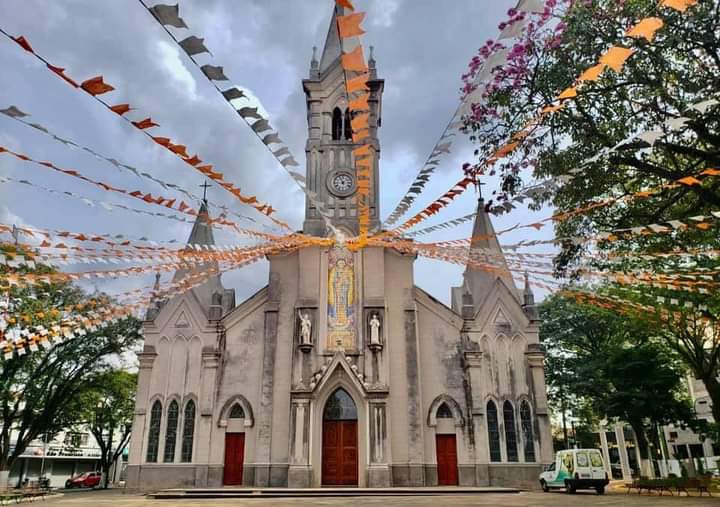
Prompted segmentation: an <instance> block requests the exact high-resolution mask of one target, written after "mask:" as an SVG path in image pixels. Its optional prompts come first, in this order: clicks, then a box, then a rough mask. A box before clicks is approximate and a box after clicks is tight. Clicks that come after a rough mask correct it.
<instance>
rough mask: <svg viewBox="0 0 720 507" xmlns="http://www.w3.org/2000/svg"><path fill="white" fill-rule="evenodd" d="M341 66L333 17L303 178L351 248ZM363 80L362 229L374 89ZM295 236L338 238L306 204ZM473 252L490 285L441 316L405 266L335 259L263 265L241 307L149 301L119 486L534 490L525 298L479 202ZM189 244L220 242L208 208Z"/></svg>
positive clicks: (197, 295)
mask: <svg viewBox="0 0 720 507" xmlns="http://www.w3.org/2000/svg"><path fill="white" fill-rule="evenodd" d="M340 55H341V45H340V39H339V37H338V32H337V24H336V20H335V18H334V17H333V19H332V20H331V24H330V29H329V31H328V35H327V40H326V42H325V46H324V48H323V50H322V52H321V55H320V60H319V61H318V59H317V57H316V55H313V58H312V61H311V64H310V70H309V77H308V78H307V79H304V80H303V81H302V86H303V89H304V91H305V96H306V101H307V118H308V138H307V144H306V156H307V163H306V171H307V173H306V174H307V184H308V187H309V189H310V190H312V191H313V192H314V193H315V194H317V196H318V199H319V200H320V201H321V202H323V203H325V204H326V209H328V210H329V212H330V214H331V215H332V217H333V218H332V221H333V226H334V227H335V228H336V229H338V230H340V231H343V232H344V233H345V234H346V235H347V236H354V235H356V234H357V233H358V229H359V227H358V208H357V204H358V203H357V196H356V190H357V181H356V175H355V171H354V169H353V167H354V164H353V162H354V161H353V159H352V157H353V155H352V150H353V148H357V145H354V144H353V141H352V136H351V130H350V127H349V122H350V115H349V114H348V112H347V106H348V104H347V100H346V95H345V84H344V77H343V69H342V67H341V64H340ZM368 65H369V67H370V74H371V80H370V82H369V85H370V87H371V98H370V106H371V114H370V137H371V144H372V146H373V147H374V149H375V152H376V153H377V156H376V157H374V159H375V167H374V171H373V174H374V181H373V184H372V186H371V195H370V202H369V204H370V214H371V229H372V228H377V227H379V226H380V220H379V217H380V209H379V190H378V189H379V177H378V174H379V170H380V165H379V159H380V153H381V149H380V137H379V132H380V129H381V125H382V95H383V86H384V81H383V80H382V79H380V78H378V76H377V69H376V63H375V61H374V59H373V57H372V55H371V56H370V60H369V61H368ZM302 232H304V233H307V234H312V235H315V236H329V235H330V231H328V230H327V226H326V224H325V222H324V220H323V218H322V217H321V216H320V215H319V214H318V212H317V209H315V208H314V206H313V203H312V202H310V201H307V202H306V208H305V221H304V223H303V231H302ZM473 237H474V238H475V239H474V240H473V242H472V246H471V251H472V255H473V257H474V258H482V259H486V260H487V262H488V263H493V264H494V265H497V266H498V269H494V270H491V271H485V270H480V269H476V268H473V267H472V266H468V267H467V268H466V270H465V273H464V277H463V280H462V283H461V284H460V286H458V287H454V288H449V289H450V290H451V301H452V304H451V307H448V306H446V305H445V304H443V303H442V302H440V301H438V300H436V299H435V298H433V297H432V296H431V295H429V294H428V293H426V292H425V291H423V290H422V289H420V288H419V287H417V286H416V285H415V283H414V279H413V265H414V261H415V256H414V255H412V254H408V253H403V252H400V251H398V250H395V249H393V248H381V247H366V248H363V249H360V250H358V251H354V252H353V251H350V250H348V249H346V248H344V247H342V246H335V247H309V248H304V249H300V250H298V251H294V252H292V253H281V254H276V255H270V256H268V261H269V263H270V272H269V280H268V283H267V285H266V286H265V287H264V288H262V289H261V290H260V291H258V292H257V293H256V294H254V295H253V296H251V297H250V298H248V299H247V300H245V301H243V302H241V303H240V304H236V301H235V292H234V290H232V289H228V288H225V287H224V286H223V284H222V281H221V278H220V276H219V275H216V276H213V277H211V278H209V279H208V281H206V282H205V283H204V284H203V285H200V286H197V287H195V288H193V289H191V290H189V291H188V292H186V293H185V294H182V295H179V296H175V297H173V298H172V299H170V300H168V301H163V302H157V303H154V304H153V305H152V306H151V308H149V309H148V312H147V316H146V321H145V323H144V335H145V344H144V348H143V351H142V352H141V353H140V354H139V378H138V388H137V397H136V407H135V416H134V422H133V428H132V435H133V436H132V440H131V445H130V456H129V463H128V469H127V487H128V488H130V489H136V490H156V489H162V488H173V487H221V486H237V487H240V486H247V487H289V488H309V487H322V486H354V487H360V488H362V487H392V486H406V487H407V486H413V487H421V486H438V485H447V486H452V485H460V486H490V485H492V486H519V487H523V486H524V487H537V477H538V474H539V473H540V471H541V468H542V465H543V464H547V463H550V462H551V461H552V452H553V450H552V438H551V434H550V416H549V413H548V406H547V397H546V391H545V376H544V370H543V359H544V353H543V348H542V346H541V345H540V342H539V337H538V329H539V320H538V317H537V312H536V309H535V304H534V297H533V294H532V291H531V290H530V288H529V286H528V284H527V281H526V284H525V288H524V291H523V290H519V289H518V288H516V287H515V284H514V282H513V279H512V276H511V275H510V271H509V269H508V267H507V264H506V262H505V260H504V257H503V253H502V250H501V248H500V245H499V243H498V241H497V239H496V238H495V236H494V230H493V227H492V224H491V222H490V219H489V216H488V214H487V213H486V212H485V211H484V205H483V202H482V200H480V201H479V203H478V208H477V216H476V218H475V223H474V229H473ZM188 244H190V245H200V246H202V245H213V244H214V239H213V230H212V226H211V225H210V223H209V221H208V211H207V206H206V203H204V202H203V204H202V206H201V208H200V213H199V215H198V218H197V221H196V223H195V224H194V226H193V229H192V232H191V234H190V238H189V240H188ZM210 267H211V266H210V265H204V266H199V267H197V268H195V269H196V270H197V271H198V272H201V271H202V270H203V269H208V268H210ZM189 274H190V273H188V272H178V273H176V274H175V281H177V280H181V279H182V278H183V277H186V276H188V275H189Z"/></svg>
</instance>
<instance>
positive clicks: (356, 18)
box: [337, 12, 365, 39]
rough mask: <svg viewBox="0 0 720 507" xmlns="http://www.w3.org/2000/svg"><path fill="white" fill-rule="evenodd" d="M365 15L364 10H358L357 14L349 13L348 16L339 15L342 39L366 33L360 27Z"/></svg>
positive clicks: (339, 29)
mask: <svg viewBox="0 0 720 507" xmlns="http://www.w3.org/2000/svg"><path fill="white" fill-rule="evenodd" d="M364 17H365V13H364V12H358V13H357V14H348V15H347V16H338V17H337V21H338V31H339V32H340V38H341V39H347V38H348V37H357V36H358V35H362V34H364V33H365V30H363V29H362V28H361V27H360V23H362V20H363V18H364Z"/></svg>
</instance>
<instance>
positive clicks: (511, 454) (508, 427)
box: [503, 401, 518, 461]
mask: <svg viewBox="0 0 720 507" xmlns="http://www.w3.org/2000/svg"><path fill="white" fill-rule="evenodd" d="M503 421H504V422H505V449H506V451H507V459H508V461H517V460H518V451H517V434H516V432H515V410H514V409H513V406H512V403H510V402H509V401H505V403H503Z"/></svg>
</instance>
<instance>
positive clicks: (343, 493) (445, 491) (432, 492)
mask: <svg viewBox="0 0 720 507" xmlns="http://www.w3.org/2000/svg"><path fill="white" fill-rule="evenodd" d="M519 492H520V490H519V489H516V488H497V487H460V486H451V487H435V488H237V487H225V488H187V489H182V488H180V489H164V490H162V491H157V492H155V493H151V494H149V495H148V496H149V497H150V498H155V499H167V500H171V499H174V500H181V499H192V498H247V497H255V498H257V497H274V498H280V497H357V496H441V495H477V494H485V493H519Z"/></svg>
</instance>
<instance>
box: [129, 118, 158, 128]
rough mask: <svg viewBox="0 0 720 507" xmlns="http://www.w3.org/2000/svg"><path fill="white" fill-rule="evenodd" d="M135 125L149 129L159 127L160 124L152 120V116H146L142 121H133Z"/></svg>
mask: <svg viewBox="0 0 720 507" xmlns="http://www.w3.org/2000/svg"><path fill="white" fill-rule="evenodd" d="M132 124H133V125H135V126H136V127H137V128H139V129H140V130H143V129H149V128H150V127H157V126H158V124H157V123H155V122H153V121H152V118H145V119H144V120H141V121H134V122H132Z"/></svg>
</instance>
